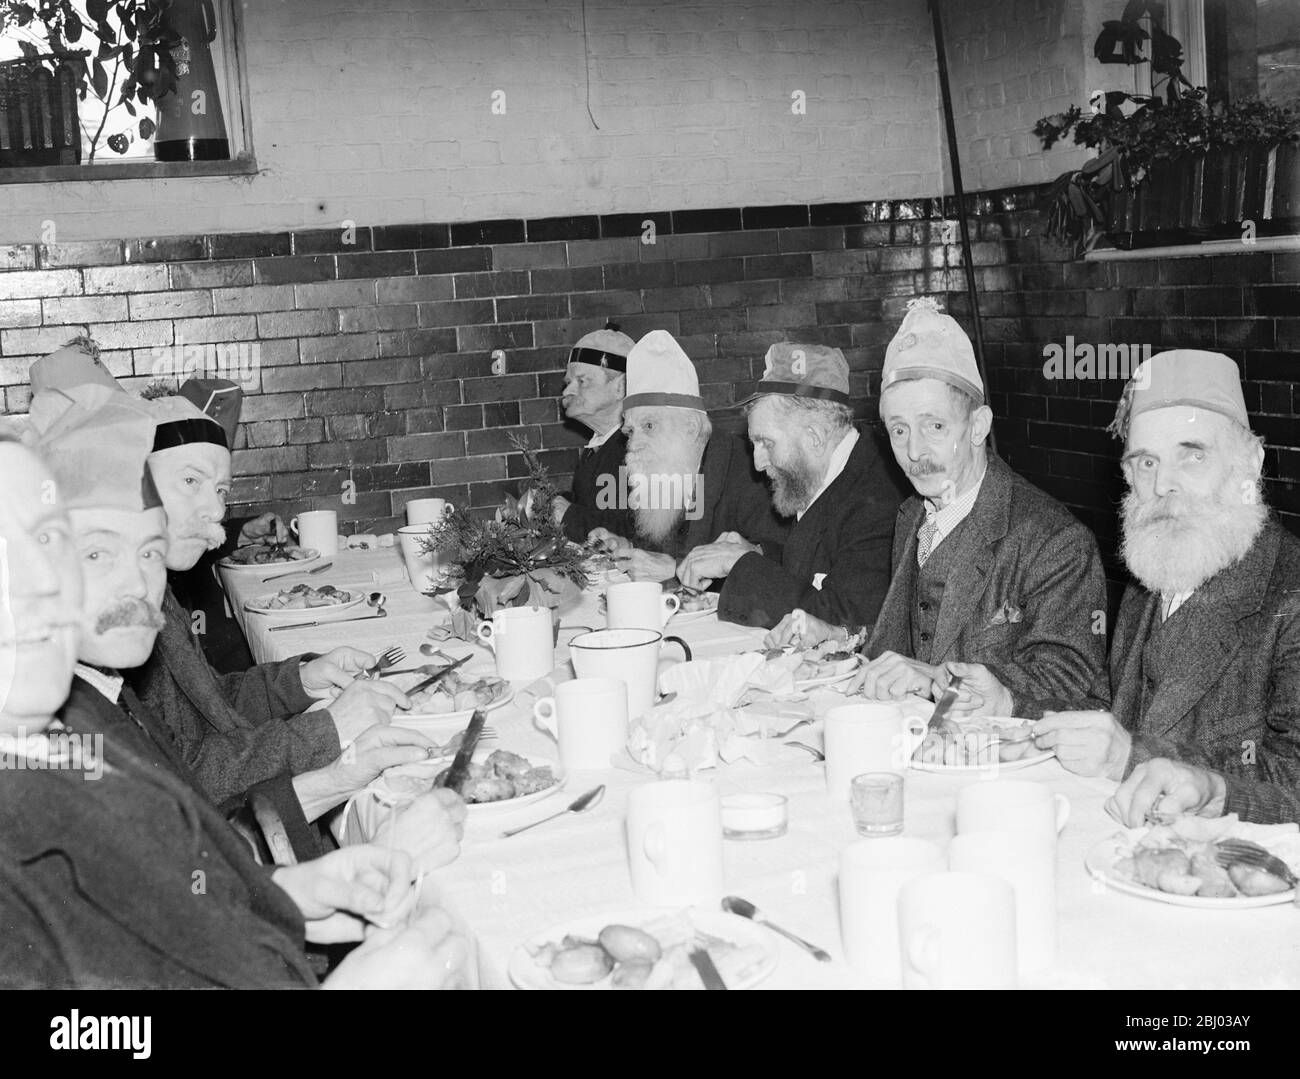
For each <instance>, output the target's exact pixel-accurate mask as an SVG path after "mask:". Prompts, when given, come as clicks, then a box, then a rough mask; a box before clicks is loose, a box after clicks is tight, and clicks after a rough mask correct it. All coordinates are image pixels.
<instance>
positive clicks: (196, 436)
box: [145, 397, 230, 453]
mask: <svg viewBox="0 0 1300 1079" xmlns="http://www.w3.org/2000/svg"><path fill="white" fill-rule="evenodd" d="M145 404H146V405H147V406H148V408H149V411H150V413H151V414H152V415H153V418H154V424H155V427H156V430H155V432H154V442H153V452H154V453H161V452H162V451H163V450H170V449H175V448H176V447H177V446H189V445H192V444H193V443H196V442H211V443H212V444H213V445H217V446H220V447H222V449H227V450H228V449H230V446H229V444H228V443H227V442H226V432H225V429H224V428H223V427H222V426H221V424H219V423H218V422H217V421H216V420H214V419H213V418H212V417H211V416H209V415H208V414H207V413H206V412H204V411H203V409H201V408H199V406H198V405H196V404H195V403H194V402H193V401H191V400H190V399H189V398H188V397H155V398H154V399H153V400H152V401H146V402H145Z"/></svg>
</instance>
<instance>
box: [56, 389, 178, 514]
mask: <svg viewBox="0 0 1300 1079" xmlns="http://www.w3.org/2000/svg"><path fill="white" fill-rule="evenodd" d="M31 415H32V420H33V423H32V431H33V433H34V434H35V435H36V441H35V445H34V448H35V450H36V452H37V453H39V454H40V455H41V456H42V457H43V458H44V459H45V463H46V464H47V465H48V466H49V468H50V471H51V473H53V475H54V480H55V482H56V484H57V485H58V498H59V502H60V503H61V504H62V506H63V508H64V509H69V510H76V509H114V510H127V511H129V512H133V513H139V512H142V511H144V510H150V509H155V508H157V507H158V506H161V505H162V500H161V499H160V498H159V497H158V491H157V489H156V488H155V487H154V484H153V479H152V477H151V476H150V475H149V469H148V460H149V453H150V451H151V450H152V449H153V441H154V419H153V416H152V414H151V413H150V410H149V409H148V408H147V407H146V405H145V402H144V401H141V400H140V399H139V398H136V397H132V396H131V395H130V394H126V393H123V392H122V391H121V390H112V389H109V388H108V387H107V386H104V385H101V384H85V385H80V386H70V387H68V388H67V389H66V390H45V391H43V392H42V393H39V394H37V395H36V396H35V397H34V398H32V407H31Z"/></svg>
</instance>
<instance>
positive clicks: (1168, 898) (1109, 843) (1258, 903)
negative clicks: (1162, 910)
mask: <svg viewBox="0 0 1300 1079" xmlns="http://www.w3.org/2000/svg"><path fill="white" fill-rule="evenodd" d="M1132 849H1133V848H1132V841H1131V840H1130V839H1129V838H1128V837H1126V836H1124V835H1122V834H1119V835H1113V836H1111V837H1110V838H1109V839H1103V840H1102V841H1101V842H1100V843H1097V844H1094V846H1093V847H1092V848H1091V849H1090V850H1089V851H1088V853H1087V855H1086V856H1085V857H1084V859H1083V864H1084V866H1085V868H1087V870H1088V872H1089V874H1091V876H1092V878H1093V879H1094V880H1100V881H1103V882H1104V883H1105V884H1106V887H1108V888H1114V889H1115V891H1117V892H1123V893H1125V894H1126V895H1135V896H1138V897H1139V898H1141V899H1154V900H1155V901H1156V902H1157V903H1170V904H1172V905H1173V906H1175V907H1200V908H1202V909H1204V910H1251V909H1253V908H1255V907H1277V906H1281V905H1282V904H1283V903H1290V902H1292V901H1293V900H1294V899H1295V889H1294V888H1291V889H1288V890H1287V891H1285V892H1275V893H1274V894H1273V895H1234V896H1226V897H1214V896H1200V895H1176V894H1175V893H1173V892H1162V891H1161V890H1160V889H1159V888H1148V887H1147V886H1146V885H1145V884H1139V883H1138V882H1137V881H1135V880H1129V879H1128V878H1127V877H1125V876H1122V875H1121V874H1119V873H1117V872H1116V871H1115V863H1116V862H1118V861H1119V860H1120V859H1122V858H1127V857H1128V856H1129V852H1130V851H1131V850H1132Z"/></svg>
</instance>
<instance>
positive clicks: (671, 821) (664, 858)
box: [627, 779, 723, 907]
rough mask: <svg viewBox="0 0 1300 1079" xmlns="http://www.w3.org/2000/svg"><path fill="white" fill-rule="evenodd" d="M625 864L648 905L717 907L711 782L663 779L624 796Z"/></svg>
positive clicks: (718, 856)
mask: <svg viewBox="0 0 1300 1079" xmlns="http://www.w3.org/2000/svg"><path fill="white" fill-rule="evenodd" d="M627 846H628V868H629V869H630V870H631V873H632V890H633V891H635V892H636V897H637V900H638V901H639V902H641V903H645V904H646V905H647V906H652V907H689V906H701V907H717V905H718V903H719V902H721V900H722V894H723V889H722V809H721V805H720V803H719V800H718V792H717V790H716V789H715V788H714V786H713V784H712V783H702V782H700V781H699V780H694V779H667V780H660V781H658V782H655V783H646V784H645V785H643V786H640V787H637V788H636V789H635V790H633V791H632V793H631V794H630V795H629V796H628V800H627Z"/></svg>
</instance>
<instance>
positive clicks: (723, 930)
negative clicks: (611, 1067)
mask: <svg viewBox="0 0 1300 1079" xmlns="http://www.w3.org/2000/svg"><path fill="white" fill-rule="evenodd" d="M675 913H683V914H685V915H686V916H687V917H688V918H690V920H691V924H692V925H693V926H694V927H695V929H696V931H697V933H699V934H704V935H707V936H711V937H718V938H720V939H721V940H725V941H727V942H728V943H731V944H736V945H738V946H740V947H745V948H747V947H753V948H756V949H758V950H759V951H761V956H760V957H758V958H756V959H755V960H754V961H753V962H752V963H750V964H749V965H747V966H746V967H745V968H744V969H743V970H742V971H741V972H740V973H739V975H738V976H737V974H736V972H734V971H732V972H729V971H728V970H727V969H726V967H727V963H726V960H725V958H724V959H722V961H721V968H720V973H722V975H723V977H724V979H725V980H726V982H727V988H728V989H750V988H752V987H754V986H755V985H757V984H758V983H759V982H761V981H763V979H764V978H767V977H769V976H771V974H772V972H773V971H774V970H776V966H777V963H778V962H779V954H778V952H777V948H776V940H775V938H774V936H773V934H772V933H771V932H770V931H768V930H765V929H764V928H763V927H762V926H760V925H756V924H755V923H754V922H751V921H749V920H748V919H746V918H741V917H738V916H737V915H735V914H729V913H727V912H726V911H722V910H705V909H702V908H699V907H692V908H690V909H689V910H686V911H680V912H679V911H678V910H676V909H675V908H668V907H640V908H637V909H635V910H623V911H615V912H613V913H610V914H590V915H587V916H586V917H584V918H573V919H570V920H569V921H566V922H562V923H561V924H559V925H555V926H552V927H551V928H550V929H548V930H547V931H546V932H544V933H538V934H537V935H536V936H533V937H530V938H529V939H528V941H527V943H525V944H521V945H519V946H518V947H517V948H515V950H514V951H513V952H512V953H511V955H510V962H509V965H508V967H507V973H508V974H509V975H510V980H511V981H512V982H514V984H515V985H516V986H518V987H519V988H520V989H612V988H613V986H612V985H610V981H609V978H608V977H605V978H603V979H602V980H601V981H599V982H595V983H594V984H591V985H570V984H568V983H567V982H561V981H557V980H556V979H555V978H553V977H552V976H551V972H550V969H549V968H547V967H543V966H540V965H539V964H538V963H537V961H536V960H535V959H534V958H533V956H532V955H531V953H530V952H529V951H528V947H529V945H532V946H533V947H541V946H543V945H545V944H547V943H548V942H555V943H559V942H560V941H561V940H563V939H564V938H565V937H566V936H575V937H584V938H587V939H589V940H593V941H594V940H595V939H596V937H597V935H599V933H600V931H601V930H602V929H604V928H605V926H607V925H630V926H636V927H639V926H642V925H645V924H647V923H651V922H654V921H656V920H658V919H662V918H665V917H672V916H673V914H675Z"/></svg>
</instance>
